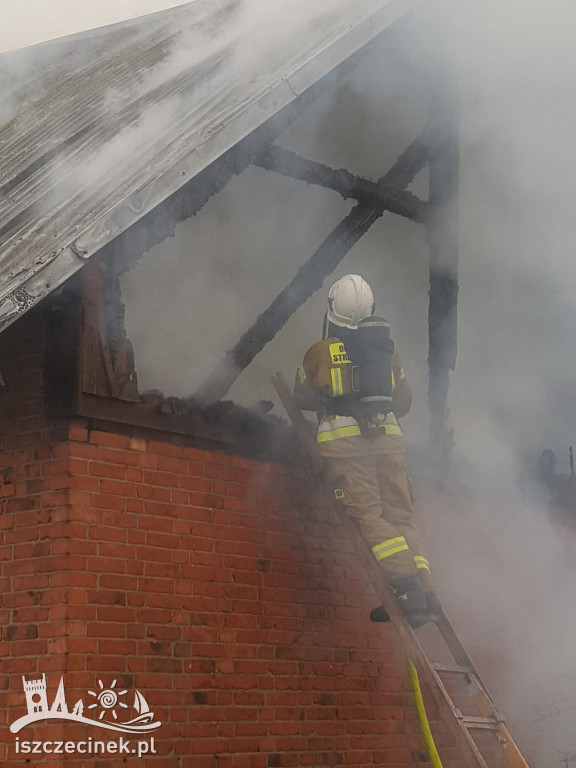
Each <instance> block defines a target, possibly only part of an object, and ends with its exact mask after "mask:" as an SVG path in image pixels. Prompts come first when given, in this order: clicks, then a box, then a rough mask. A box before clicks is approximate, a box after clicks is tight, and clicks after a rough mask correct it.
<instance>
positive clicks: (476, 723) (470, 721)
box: [459, 715, 500, 728]
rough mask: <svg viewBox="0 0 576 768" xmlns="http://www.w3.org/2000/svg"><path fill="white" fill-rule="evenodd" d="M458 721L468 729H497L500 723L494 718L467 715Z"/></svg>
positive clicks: (460, 717)
mask: <svg viewBox="0 0 576 768" xmlns="http://www.w3.org/2000/svg"><path fill="white" fill-rule="evenodd" d="M459 720H460V721H461V722H462V723H463V724H464V725H465V726H467V727H468V728H487V727H490V728H497V727H498V726H499V725H500V721H499V720H496V719H495V718H494V717H469V716H468V715H461V716H459Z"/></svg>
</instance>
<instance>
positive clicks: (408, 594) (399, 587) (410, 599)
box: [370, 575, 439, 629]
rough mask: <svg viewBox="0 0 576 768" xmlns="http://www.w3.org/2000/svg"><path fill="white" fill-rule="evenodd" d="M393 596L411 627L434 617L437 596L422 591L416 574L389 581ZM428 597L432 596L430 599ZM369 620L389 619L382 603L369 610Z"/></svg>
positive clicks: (380, 620)
mask: <svg viewBox="0 0 576 768" xmlns="http://www.w3.org/2000/svg"><path fill="white" fill-rule="evenodd" d="M390 586H391V587H392V591H393V592H394V596H395V597H396V599H397V600H398V604H399V605H400V608H401V609H402V613H403V614H404V616H405V617H406V619H407V620H408V623H409V624H410V626H411V627H412V628H413V629H416V628H417V627H421V626H422V625H423V624H426V623H427V622H429V621H431V620H433V619H434V614H435V613H436V611H435V610H434V608H435V607H436V604H438V605H439V603H437V601H438V598H437V597H436V595H435V594H434V593H433V592H424V590H423V588H422V585H421V583H420V581H419V579H418V576H417V575H413V576H401V577H400V578H397V579H395V580H394V581H393V582H391V583H390ZM429 598H433V599H432V600H431V599H429ZM370 621H374V622H379V623H381V622H386V621H390V616H389V615H388V611H387V610H386V609H385V608H384V606H383V605H379V606H378V607H377V608H373V609H372V610H371V611H370Z"/></svg>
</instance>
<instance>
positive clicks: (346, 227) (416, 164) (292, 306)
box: [195, 128, 428, 403]
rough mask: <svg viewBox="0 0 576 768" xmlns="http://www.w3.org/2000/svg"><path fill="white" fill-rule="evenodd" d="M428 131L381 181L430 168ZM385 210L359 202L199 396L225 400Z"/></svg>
mask: <svg viewBox="0 0 576 768" xmlns="http://www.w3.org/2000/svg"><path fill="white" fill-rule="evenodd" d="M427 137H428V129H427V128H426V129H424V131H423V133H422V134H421V135H420V136H419V137H418V138H417V139H416V141H414V142H413V143H412V144H411V145H410V146H409V147H408V148H407V149H406V150H405V151H404V152H403V153H402V155H401V156H400V157H399V158H398V160H397V161H396V162H395V163H394V165H393V166H392V167H391V168H390V170H389V171H388V172H387V173H386V174H385V175H384V176H383V177H382V178H381V179H380V180H379V181H378V184H382V185H384V186H394V187H396V188H402V189H403V188H404V187H406V186H407V185H408V184H409V183H410V182H411V181H412V179H413V178H414V177H415V176H416V175H417V173H418V172H419V171H420V170H421V169H422V168H423V167H424V165H425V164H426V162H427V159H428V147H427ZM383 213H384V207H383V205H382V204H381V203H379V204H376V203H375V202H374V201H372V202H370V203H358V205H357V206H356V207H355V208H353V209H352V211H351V212H350V213H349V214H348V216H346V218H345V219H343V220H342V221H341V222H340V224H338V226H337V227H336V228H335V229H334V230H333V231H332V232H331V233H330V234H329V235H328V237H327V238H326V239H325V240H324V242H323V243H322V244H321V245H320V247H319V248H318V249H317V250H316V252H315V253H314V254H313V256H312V257H311V258H310V259H309V261H307V262H306V264H304V265H303V266H302V267H300V269H299V270H298V272H297V273H296V275H295V276H294V278H293V279H292V280H291V281H290V283H289V284H288V285H287V286H286V287H285V288H284V289H283V290H282V291H281V292H280V293H279V294H278V296H277V297H276V298H275V299H274V301H273V302H272V304H270V306H269V307H268V309H266V310H264V312H262V314H261V315H260V316H259V317H258V318H257V320H256V322H255V323H254V324H253V325H252V326H251V327H250V328H249V329H248V330H247V331H246V332H245V333H244V334H243V335H242V336H241V337H240V339H239V340H238V342H237V343H236V344H235V345H234V346H233V347H232V349H230V350H228V352H226V354H225V355H224V357H223V359H222V360H221V361H220V362H219V363H218V365H217V366H216V368H215V369H214V370H213V371H212V373H211V374H210V376H209V377H208V378H207V379H206V380H205V381H204V383H203V384H202V385H201V387H200V388H199V390H198V391H197V392H196V394H195V398H196V399H197V400H198V401H200V402H201V403H209V402H213V401H215V400H220V399H221V398H222V397H224V396H225V395H226V394H227V392H228V391H229V389H230V387H231V386H232V384H233V383H234V382H235V381H236V379H237V378H238V376H239V375H240V374H241V373H242V371H243V370H244V369H245V368H247V367H248V365H250V363H251V362H252V360H253V359H254V358H255V357H256V355H257V354H258V353H259V352H260V351H261V350H262V349H263V348H264V346H265V345H266V344H267V343H268V342H269V341H271V340H272V339H273V338H274V336H275V335H276V334H277V333H278V331H279V330H280V329H281V328H282V327H283V326H284V325H285V324H286V322H287V321H288V319H289V318H290V317H291V316H292V315H293V314H294V312H296V310H297V309H298V308H299V307H300V306H302V304H304V302H305V301H306V300H307V299H308V298H309V297H310V296H311V295H312V294H313V293H314V292H315V291H317V290H318V289H319V288H320V287H321V286H322V283H323V282H324V279H325V278H326V277H327V276H328V275H329V274H331V273H332V272H333V271H334V270H335V269H336V267H337V266H338V265H339V264H340V262H341V261H342V259H343V258H344V257H345V256H346V255H347V254H348V252H349V251H350V249H351V248H352V247H353V246H354V245H355V244H356V243H357V242H358V241H359V240H360V238H361V237H362V236H363V235H364V234H365V233H366V232H367V231H368V230H369V229H370V227H371V226H372V224H374V222H375V221H377V220H378V219H379V218H380V217H381V216H382V214H383Z"/></svg>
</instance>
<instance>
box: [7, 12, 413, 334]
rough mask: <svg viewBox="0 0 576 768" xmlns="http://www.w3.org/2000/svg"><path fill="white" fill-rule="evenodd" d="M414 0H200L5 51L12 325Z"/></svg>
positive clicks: (8, 269) (351, 52) (9, 290)
mask: <svg viewBox="0 0 576 768" xmlns="http://www.w3.org/2000/svg"><path fill="white" fill-rule="evenodd" d="M416 2H417V0H316V2H315V3H309V2H305V0H275V3H274V4H269V5H268V4H265V5H264V6H262V4H259V3H254V0H250V2H246V0H242V2H241V1H240V0H195V1H194V2H190V3H187V4H186V5H183V6H180V7H178V8H176V9H173V10H171V11H164V12H162V13H159V14H153V15H151V16H148V17H144V18H142V19H139V20H136V21H132V22H129V23H123V24H118V25H114V26H110V27H105V28H102V29H100V30H96V31H93V32H91V33H82V34H79V35H73V36H70V37H67V38H62V39H61V40H59V41H55V42H51V43H45V44H42V45H39V46H34V47H32V48H27V49H22V50H20V51H15V52H10V53H6V54H3V55H1V56H0V88H1V91H2V94H3V96H2V104H1V105H0V149H1V151H0V331H1V330H3V329H4V328H5V327H6V326H7V325H9V324H10V323H11V322H13V321H14V320H15V319H16V318H17V317H19V316H20V315H21V314H22V313H23V312H25V311H27V310H28V309H29V308H30V307H31V306H33V305H34V304H35V303H36V302H37V301H39V300H40V299H42V298H43V297H44V296H46V295H47V294H48V293H50V292H51V291H53V290H54V289H55V288H57V287H58V286H59V285H60V284H62V283H63V282H64V281H65V280H66V279H67V278H68V277H69V276H71V275H72V274H73V273H74V272H76V271H77V270H78V269H80V268H81V267H82V265H83V264H84V263H85V261H86V259H88V258H90V257H91V256H92V255H94V254H95V253H96V252H98V251H99V250H100V249H101V248H102V247H103V246H104V245H106V244H107V243H109V242H110V241H112V240H113V239H114V238H115V237H117V236H118V235H119V234H120V233H122V232H123V231H125V230H126V229H127V228H128V227H130V226H131V225H132V224H134V223H135V222H136V221H138V220H139V219H140V218H141V217H143V216H144V215H146V214H147V213H148V212H149V211H151V210H153V209H154V208H155V207H156V206H158V205H159V203H161V202H162V201H164V200H166V199H167V198H168V197H169V196H170V195H171V194H172V193H174V192H175V191H176V190H178V189H179V188H180V187H182V186H183V185H184V184H185V183H187V182H189V181H190V179H192V178H194V177H195V176H196V175H197V174H199V173H200V171H202V170H203V169H205V168H206V167H207V166H209V165H210V164H211V163H213V162H214V161H215V160H216V159H217V158H219V157H220V156H222V155H223V153H225V152H226V151H228V150H229V149H230V148H231V147H234V146H236V145H237V144H238V142H240V141H241V140H242V139H244V138H245V137H246V136H248V135H249V134H250V133H251V132H253V131H254V130H255V129H256V128H258V126H260V125H261V124H263V123H264V122H265V121H266V120H268V119H269V118H270V117H271V116H273V115H274V114H276V113H277V112H278V111H279V110H281V109H283V108H284V107H286V106H287V105H289V104H290V103H291V102H293V101H294V100H295V99H297V98H298V97H299V96H300V95H301V94H302V93H304V92H305V91H306V90H307V89H308V88H309V87H310V86H311V85H312V84H314V83H315V82H317V81H318V80H320V79H321V78H322V77H323V76H325V75H326V73H328V72H330V71H331V70H332V69H334V68H335V67H336V66H338V65H339V64H340V63H341V62H343V61H345V60H346V59H348V58H349V57H350V56H351V55H352V54H354V53H355V52H356V51H358V50H359V49H361V48H362V47H363V46H365V45H366V43H368V42H369V41H370V40H372V39H373V38H375V37H376V36H377V35H378V34H379V33H381V32H382V31H383V30H384V29H385V28H386V27H388V26H389V25H390V24H392V23H393V22H394V21H396V20H397V19H398V18H399V17H400V16H402V15H403V14H404V13H406V12H407V11H408V10H409V9H411V8H412V7H413V6H414V5H416ZM256 6H257V7H258V8H259V10H258V12H257V15H254V12H253V11H252V12H251V11H250V10H249V9H250V8H253V7H256ZM247 9H248V10H247ZM284 10H285V13H283V11H284ZM251 13H252V16H251Z"/></svg>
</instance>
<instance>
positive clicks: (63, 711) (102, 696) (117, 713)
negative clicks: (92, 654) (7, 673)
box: [10, 675, 162, 734]
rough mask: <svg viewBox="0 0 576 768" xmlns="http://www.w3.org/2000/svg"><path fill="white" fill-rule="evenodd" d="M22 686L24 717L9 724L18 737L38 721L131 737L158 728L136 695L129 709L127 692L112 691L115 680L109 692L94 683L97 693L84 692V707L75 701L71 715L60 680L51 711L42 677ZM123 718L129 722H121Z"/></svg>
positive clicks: (102, 685)
mask: <svg viewBox="0 0 576 768" xmlns="http://www.w3.org/2000/svg"><path fill="white" fill-rule="evenodd" d="M22 682H23V684H24V693H25V694H26V704H27V706H28V714H27V715H24V716H23V717H21V718H19V719H18V720H16V722H15V723H12V725H11V726H10V730H11V731H12V733H19V732H20V731H21V730H22V728H25V727H26V726H27V725H30V723H36V722H39V721H40V720H73V721H74V722H76V723H84V724H87V725H94V726H96V727H97V728H105V729H107V730H109V731H119V732H120V733H133V734H148V733H152V732H153V731H157V730H158V728H160V726H161V725H162V723H160V722H159V721H154V713H153V712H151V711H150V707H149V706H148V702H147V701H146V699H145V698H144V696H143V695H142V694H141V693H140V692H139V691H135V692H134V704H133V705H132V706H130V705H129V704H128V700H127V698H126V697H127V696H128V691H127V690H121V691H120V690H116V680H114V681H113V683H112V685H111V686H110V687H109V688H105V687H104V683H103V682H102V681H101V680H98V686H99V689H97V690H96V691H88V697H89V698H87V699H86V702H87V705H85V704H84V700H83V699H79V700H78V701H77V702H76V704H75V705H74V707H73V709H72V712H70V711H69V710H68V704H67V702H66V692H65V690H64V677H61V678H60V685H59V686H58V691H57V692H56V696H55V697H54V701H53V702H52V706H51V707H50V706H49V704H48V696H47V692H46V675H42V679H41V680H26V678H25V677H22ZM131 709H132V710H134V711H135V713H136V716H135V717H134V716H132V717H130V714H131V713H130V710H131ZM85 712H86V713H87V714H93V715H94V717H87V716H86V715H85V714H84V713H85ZM132 714H133V713H132ZM125 716H128V717H130V719H128V720H124V717H125Z"/></svg>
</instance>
